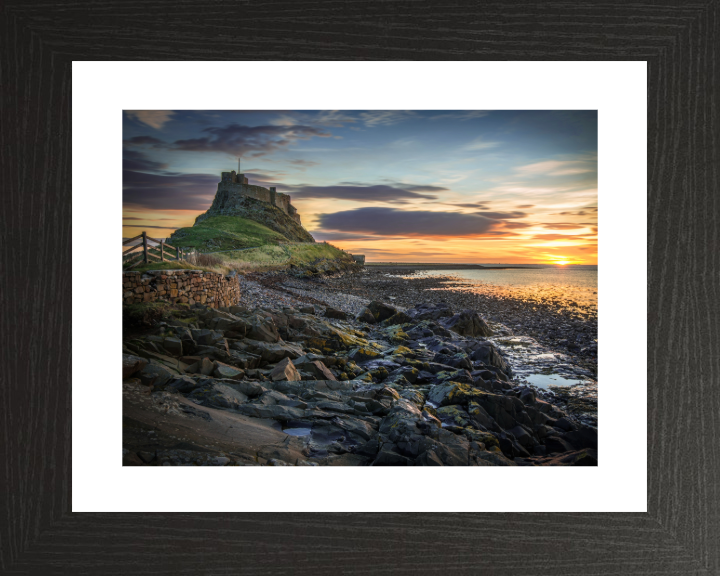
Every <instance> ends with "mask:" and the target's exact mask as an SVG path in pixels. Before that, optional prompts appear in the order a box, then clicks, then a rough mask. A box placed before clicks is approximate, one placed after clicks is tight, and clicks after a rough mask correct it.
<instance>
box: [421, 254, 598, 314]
mask: <svg viewBox="0 0 720 576" xmlns="http://www.w3.org/2000/svg"><path fill="white" fill-rule="evenodd" d="M481 266H485V268H483V269H468V270H462V269H457V270H452V269H448V270H423V271H418V272H416V273H415V274H414V276H415V277H417V276H450V277H452V280H448V282H447V283H446V284H447V287H448V288H457V287H460V286H462V287H463V288H464V289H469V290H472V289H473V287H474V286H476V287H477V289H478V291H482V292H485V293H487V292H491V293H493V294H495V295H497V296H512V297H514V298H522V299H526V300H534V301H546V302H554V303H557V304H568V305H571V306H572V307H581V308H584V309H585V310H587V311H594V312H596V311H597V301H598V267H597V265H586V264H566V265H559V264H558V265H551V264H544V265H543V264H481Z"/></svg>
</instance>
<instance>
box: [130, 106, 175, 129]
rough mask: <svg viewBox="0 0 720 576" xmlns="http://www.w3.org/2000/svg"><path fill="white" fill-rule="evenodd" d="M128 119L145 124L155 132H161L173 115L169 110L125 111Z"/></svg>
mask: <svg viewBox="0 0 720 576" xmlns="http://www.w3.org/2000/svg"><path fill="white" fill-rule="evenodd" d="M125 114H127V115H128V117H129V118H132V119H134V120H137V121H138V122H142V123H143V124H147V125H148V126H151V127H152V128H155V129H156V130H161V129H162V127H163V126H164V125H165V124H167V123H168V122H169V121H170V119H171V118H172V117H173V116H174V115H175V112H173V111H171V110H125Z"/></svg>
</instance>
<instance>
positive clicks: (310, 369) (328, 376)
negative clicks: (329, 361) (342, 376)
mask: <svg viewBox="0 0 720 576" xmlns="http://www.w3.org/2000/svg"><path fill="white" fill-rule="evenodd" d="M295 368H297V369H298V370H302V371H303V372H307V373H308V374H312V375H313V376H314V377H315V378H316V379H317V380H337V378H335V376H334V375H333V373H332V372H330V370H329V369H328V367H327V366H325V364H323V363H322V362H320V360H313V361H304V362H298V363H297V364H295ZM298 380H300V378H298Z"/></svg>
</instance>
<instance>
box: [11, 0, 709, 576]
mask: <svg viewBox="0 0 720 576" xmlns="http://www.w3.org/2000/svg"><path fill="white" fill-rule="evenodd" d="M718 5H719V1H718V0H711V1H703V2H697V1H694V0H691V1H689V2H669V1H662V0H657V1H655V0H653V1H647V0H639V1H638V2H632V3H628V2H624V1H618V0H610V1H608V2H602V3H601V2H596V1H590V2H583V3H578V2H565V1H555V0H551V1H548V2H533V3H528V2H523V1H522V0H520V1H519V2H510V1H507V0H505V1H503V2H489V3H482V2H467V1H458V2H453V3H449V4H447V3H437V4H431V3H429V2H427V1H426V0H415V1H413V2H399V1H396V2H392V1H391V2H367V1H361V0H345V1H342V2H340V1H321V2H318V3H309V2H303V1H302V0H301V1H299V2H289V1H286V0H285V1H276V0H270V2H256V1H254V0H250V1H247V2H242V3H232V2H224V1H220V0H208V1H207V2H203V3H197V4H196V5H195V4H191V3H188V2H168V1H165V0H145V1H144V2H135V1H132V0H130V1H120V0H98V1H95V2H89V3H80V2H75V3H72V2H66V1H60V2H55V3H44V2H27V1H23V2H20V1H19V0H6V1H5V2H4V3H3V4H2V5H0V75H1V77H0V83H1V85H2V93H1V96H0V98H1V100H0V114H1V117H0V120H1V123H2V124H1V126H2V128H1V130H0V142H1V144H2V145H1V146H0V189H1V190H2V191H3V193H4V194H3V197H4V205H3V210H0V231H1V234H2V242H0V253H1V254H2V264H3V271H2V274H1V275H0V300H2V314H0V334H1V335H2V336H1V338H2V342H1V344H2V345H1V346H0V355H1V356H0V358H1V361H0V366H1V367H2V369H1V370H0V381H1V382H2V385H1V386H0V391H2V396H1V398H2V403H1V404H0V415H1V417H0V430H1V431H2V443H1V445H0V450H2V458H1V461H2V466H1V467H0V482H2V490H1V494H0V572H1V573H3V574H43V575H45V574H68V575H70V574H72V575H83V574H104V575H114V574H118V575H120V574H135V575H138V576H139V575H142V574H174V575H177V574H275V575H279V574H299V575H303V574H308V575H310V574H312V575H314V576H316V575H318V574H366V573H367V574H369V573H374V574H378V573H402V574H405V573H407V574H462V575H464V574H493V575H505V574H522V575H528V576H543V575H552V576H562V575H572V576H577V575H584V576H592V575H602V576H610V575H626V574H668V575H669V574H678V575H680V574H682V575H688V574H696V575H701V574H719V573H720V480H718V478H720V382H718V375H719V374H720V354H718V343H719V339H718V328H719V322H718V318H719V317H720V315H719V312H720V297H719V296H720V294H719V293H718V292H719V289H718V285H719V281H720V276H719V273H720V266H719V264H720V261H719V259H720V250H719V249H718V248H719V247H720V242H719V240H718V214H719V206H718V204H719V200H718V198H719V196H718V192H719V191H718V173H719V170H720V158H719V154H720V142H719V140H720V108H719V107H718V102H719V101H720V86H719V84H718V78H719V77H720V60H719V59H718V52H719V50H720V42H719V39H718V30H719V27H718ZM146 59H152V60H226V59H227V60H286V59H289V60H348V59H351V60H384V59H392V60H424V59H433V60H643V61H647V63H648V76H649V88H648V130H649V140H648V146H649V149H648V177H649V185H648V224H649V226H648V363H649V365H648V376H649V378H648V437H647V439H645V438H628V439H627V442H626V443H625V444H624V445H623V446H615V447H608V448H607V449H614V450H630V451H633V450H635V449H637V448H639V447H640V446H641V445H642V444H643V443H644V442H646V441H647V444H648V492H649V496H648V513H646V514H514V513H513V514H73V513H71V511H70V510H71V385H70V383H71V353H74V354H82V349H81V348H80V349H76V350H74V351H72V352H71V311H72V307H71V150H72V142H71V112H70V102H71V63H72V61H73V60H146ZM618 137H622V135H618ZM618 330H622V328H621V327H618ZM627 336H628V341H631V340H632V335H627ZM600 353H601V354H602V349H601V351H600ZM632 353H633V352H632V345H628V354H632ZM76 456H77V457H80V458H92V457H93V455H92V454H80V455H76ZM153 489H154V488H153V487H152V486H149V487H148V490H153ZM198 489H199V493H200V494H201V493H202V488H201V487H189V490H193V491H195V490H198ZM238 489H239V490H242V488H238ZM244 489H245V490H250V491H251V489H250V488H247V487H246V488H244ZM369 489H374V490H377V489H381V490H394V491H397V493H398V497H402V487H393V486H383V487H369ZM532 489H533V488H532V486H528V490H532ZM569 489H570V488H569ZM572 489H575V488H572ZM438 490H439V489H438V487H428V493H429V495H430V494H432V493H436V492H437V491H438ZM439 491H440V492H442V491H443V490H442V489H440V490H439ZM450 493H452V495H451V496H449V497H454V498H458V497H460V498H468V499H471V498H487V497H492V498H498V497H500V498H508V499H512V498H513V495H512V494H505V493H503V489H502V487H499V486H496V487H492V486H466V487H453V488H452V490H450ZM538 497H539V498H542V495H540V494H539V495H538ZM348 498H352V494H348ZM587 498H588V499H592V498H593V494H588V495H587Z"/></svg>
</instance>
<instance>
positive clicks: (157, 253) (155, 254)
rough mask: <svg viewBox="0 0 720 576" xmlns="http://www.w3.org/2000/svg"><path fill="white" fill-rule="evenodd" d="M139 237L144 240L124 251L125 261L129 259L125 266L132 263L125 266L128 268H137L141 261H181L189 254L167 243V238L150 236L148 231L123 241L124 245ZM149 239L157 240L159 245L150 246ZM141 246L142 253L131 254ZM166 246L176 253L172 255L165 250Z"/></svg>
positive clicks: (147, 262) (146, 262)
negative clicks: (135, 259) (161, 238)
mask: <svg viewBox="0 0 720 576" xmlns="http://www.w3.org/2000/svg"><path fill="white" fill-rule="evenodd" d="M138 238H142V242H140V243H139V244H136V245H135V246H132V247H130V248H128V249H127V250H124V251H123V253H122V257H123V261H125V260H127V261H126V262H124V264H123V266H127V265H128V264H131V265H130V266H127V268H125V269H126V270H130V269H131V268H135V266H137V265H138V264H140V263H141V262H142V263H144V264H149V263H151V262H167V261H168V260H170V259H174V260H177V261H180V260H185V259H186V258H187V254H186V253H185V251H184V250H183V249H182V248H180V247H175V246H171V245H170V244H166V243H165V240H158V239H157V238H152V237H151V236H148V235H147V232H145V231H143V232H142V234H140V235H139V236H135V238H129V239H128V240H125V241H123V246H126V245H127V244H128V242H132V241H134V240H137V239H138ZM148 240H150V241H152V242H157V244H158V245H157V246H149V245H148ZM139 248H142V253H136V254H131V252H135V250H138V249H139ZM166 248H168V249H170V250H172V251H174V252H175V254H174V255H171V254H170V253H167V252H166V251H165V249H166ZM138 256H141V258H139V259H138V260H137V261H136V262H135V261H133V259H134V258H136V257H138Z"/></svg>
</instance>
